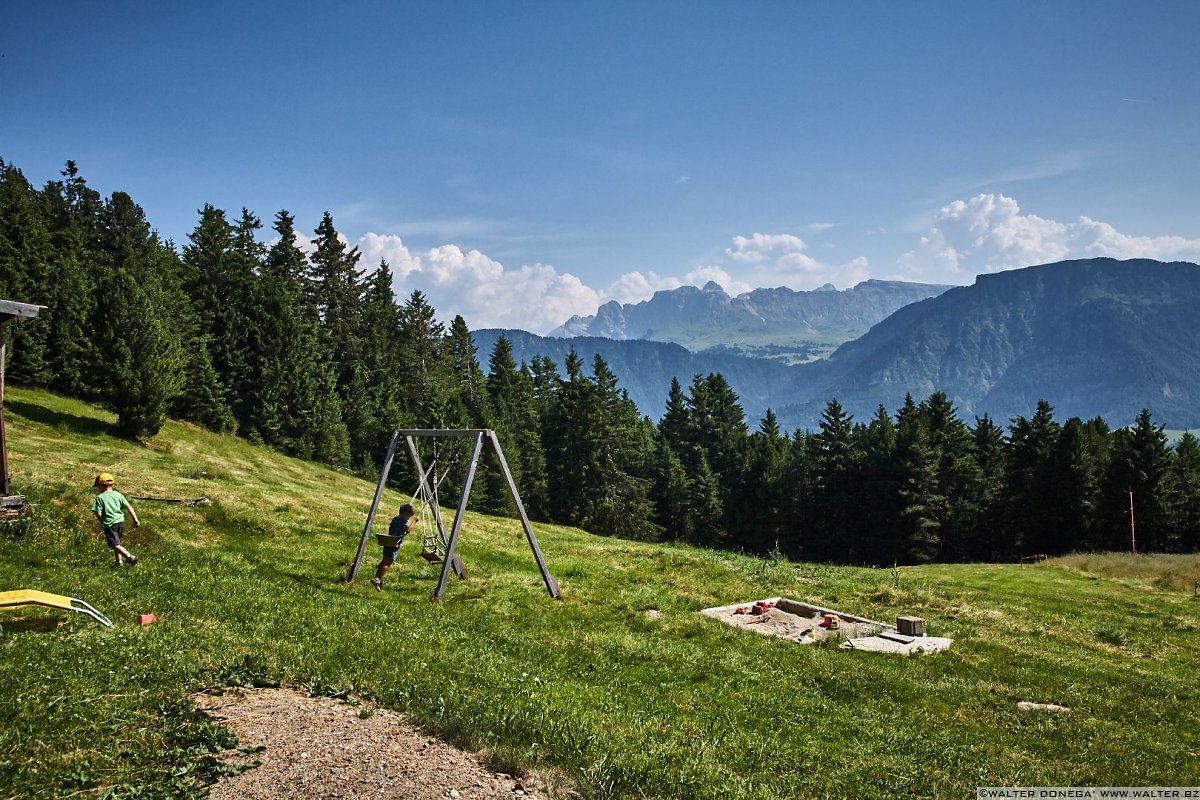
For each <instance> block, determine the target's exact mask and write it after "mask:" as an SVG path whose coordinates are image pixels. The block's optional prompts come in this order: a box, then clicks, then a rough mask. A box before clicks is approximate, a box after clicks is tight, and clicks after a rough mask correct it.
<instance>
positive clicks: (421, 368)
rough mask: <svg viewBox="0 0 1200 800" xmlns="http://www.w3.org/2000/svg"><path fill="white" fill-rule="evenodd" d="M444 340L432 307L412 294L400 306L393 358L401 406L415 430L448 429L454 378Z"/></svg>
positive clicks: (421, 296) (443, 331)
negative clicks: (400, 385) (397, 370)
mask: <svg viewBox="0 0 1200 800" xmlns="http://www.w3.org/2000/svg"><path fill="white" fill-rule="evenodd" d="M445 340H446V331H445V327H444V326H443V325H442V323H440V322H438V321H437V315H436V312H435V311H434V309H433V306H431V305H429V302H428V301H427V300H426V299H425V295H424V294H422V293H421V292H419V291H414V292H413V293H412V294H411V295H410V296H409V298H408V300H407V301H406V302H405V303H404V305H403V306H402V307H401V311H400V328H399V337H398V341H397V356H398V358H399V362H400V371H401V374H402V375H403V378H404V380H403V388H402V390H401V407H402V409H403V410H404V414H405V418H407V419H410V420H412V422H413V424H414V425H415V426H416V427H418V428H445V427H448V424H447V423H448V422H449V414H450V413H451V410H452V402H451V398H452V394H453V387H454V385H455V384H456V383H457V378H456V377H455V375H454V364H453V361H452V360H451V358H450V354H449V352H448V350H447V348H446V341H445Z"/></svg>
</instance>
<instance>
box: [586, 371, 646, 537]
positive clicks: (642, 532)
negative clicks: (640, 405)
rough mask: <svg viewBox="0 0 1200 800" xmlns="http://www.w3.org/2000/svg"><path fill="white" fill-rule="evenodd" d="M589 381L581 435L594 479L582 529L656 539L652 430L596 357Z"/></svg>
mask: <svg viewBox="0 0 1200 800" xmlns="http://www.w3.org/2000/svg"><path fill="white" fill-rule="evenodd" d="M591 383H592V387H593V391H592V400H593V402H592V404H591V405H590V410H591V411H592V415H591V417H590V419H589V420H588V424H587V426H586V431H587V436H588V439H589V443H588V445H589V453H588V456H589V463H590V464H591V465H592V469H591V474H592V475H593V476H594V477H595V480H594V481H593V482H592V483H591V484H589V485H588V486H587V487H586V490H585V491H586V501H585V502H586V505H585V512H584V518H583V523H584V527H585V528H587V529H588V530H590V531H593V532H595V533H605V534H608V535H611V536H617V537H620V538H623V539H638V540H644V541H652V540H655V539H657V538H658V537H659V536H660V535H661V533H662V531H661V530H660V529H659V527H658V526H657V525H656V524H655V523H654V505H653V502H652V500H651V499H650V488H651V478H650V475H651V473H652V459H653V426H651V425H650V424H649V422H648V421H644V420H643V419H642V418H641V417H640V416H639V415H638V411H637V406H635V405H634V403H633V401H631V400H630V399H629V396H628V394H627V393H625V392H624V391H623V390H621V389H619V387H618V386H617V377H616V375H614V374H613V372H612V370H611V369H609V367H608V364H607V363H606V362H605V361H604V359H603V358H602V357H601V356H600V354H598V353H597V354H596V356H595V357H594V359H593V362H592V379H591Z"/></svg>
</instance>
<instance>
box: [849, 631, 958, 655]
mask: <svg viewBox="0 0 1200 800" xmlns="http://www.w3.org/2000/svg"><path fill="white" fill-rule="evenodd" d="M898 638H905V639H909V638H911V639H912V641H911V642H907V643H905V642H901V641H896V639H898ZM952 644H954V640H953V639H946V638H943V637H940V636H912V637H908V636H904V637H900V636H897V635H890V636H888V635H880V636H865V637H863V638H861V639H851V640H849V641H846V642H843V643H842V647H843V648H845V649H847V650H865V651H867V652H869V653H894V654H896V655H901V656H908V655H912V654H913V653H940V652H941V651H943V650H949V649H950V645H952Z"/></svg>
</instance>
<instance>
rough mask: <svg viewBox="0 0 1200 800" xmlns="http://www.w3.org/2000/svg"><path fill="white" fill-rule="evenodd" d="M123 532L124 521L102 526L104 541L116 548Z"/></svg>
mask: <svg viewBox="0 0 1200 800" xmlns="http://www.w3.org/2000/svg"><path fill="white" fill-rule="evenodd" d="M123 533H125V523H124V522H115V523H113V524H112V525H105V526H104V541H106V542H108V546H109V547H111V548H112V549H113V550H116V549H117V548H118V547H120V546H121V534H123Z"/></svg>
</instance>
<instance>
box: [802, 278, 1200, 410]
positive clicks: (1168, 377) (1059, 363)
mask: <svg viewBox="0 0 1200 800" xmlns="http://www.w3.org/2000/svg"><path fill="white" fill-rule="evenodd" d="M814 366H815V365H814ZM799 374H800V375H802V376H805V377H802V378H801V379H800V380H798V381H797V382H796V384H795V385H794V387H793V401H792V402H790V403H786V404H781V408H779V409H778V413H779V415H780V417H781V419H789V420H791V421H792V422H793V423H794V424H802V425H811V424H814V423H815V421H816V419H817V417H818V415H819V414H820V411H821V408H822V407H823V406H824V405H825V403H826V402H827V401H828V399H829V398H831V397H837V398H838V400H839V401H840V402H841V404H842V405H843V406H844V407H845V408H846V409H847V410H849V411H851V412H852V413H854V414H855V416H856V417H857V418H859V419H863V418H865V417H867V416H869V415H870V414H871V413H873V411H874V409H875V408H876V407H877V406H878V405H879V404H880V403H882V404H883V405H884V406H885V407H886V408H888V409H889V410H893V411H894V410H895V409H896V408H897V407H898V406H899V405H900V403H901V402H902V401H903V398H904V394H905V393H906V392H910V393H912V395H913V397H914V398H915V399H917V400H921V399H923V398H924V397H926V396H928V395H929V394H930V393H931V392H934V391H942V392H945V393H946V394H947V395H948V396H949V397H950V399H951V400H952V401H953V402H954V404H955V405H956V406H957V407H958V409H959V411H960V413H961V415H962V416H963V417H964V418H965V419H967V420H968V421H970V420H971V419H972V417H973V416H974V415H981V414H983V413H984V412H987V413H989V414H991V415H992V417H993V418H994V419H995V420H996V421H998V422H1000V423H1007V422H1008V420H1009V419H1010V418H1011V417H1013V416H1015V415H1018V414H1020V415H1024V416H1028V415H1029V414H1031V413H1032V412H1033V409H1034V405H1035V404H1036V403H1037V401H1038V400H1039V399H1044V400H1047V401H1049V402H1050V403H1051V404H1052V405H1053V406H1054V407H1055V411H1056V417H1057V418H1059V419H1066V418H1068V417H1071V416H1079V417H1083V418H1085V419H1086V418H1089V417H1093V416H1096V415H1100V416H1103V417H1104V419H1105V420H1106V421H1108V422H1109V423H1110V424H1114V425H1126V424H1129V423H1130V422H1131V421H1132V420H1133V418H1134V417H1135V416H1136V415H1137V413H1138V412H1139V411H1140V410H1141V409H1142V408H1144V407H1145V408H1149V409H1150V410H1151V411H1152V412H1153V414H1154V417H1155V419H1156V420H1157V421H1159V422H1160V423H1166V424H1167V426H1168V427H1172V428H1194V427H1197V426H1200V266H1197V265H1196V264H1188V263H1181V262H1175V263H1169V264H1168V263H1163V262H1159V261H1150V260H1144V259H1138V260H1131V261H1115V260H1113V259H1109V258H1098V259H1090V260H1082V261H1064V262H1061V263H1057V264H1047V265H1043V266H1038V267H1027V268H1025V269H1019V270H1012V271H1010V272H1001V273H996V274H992V275H981V276H979V277H978V278H977V279H976V281H975V284H974V285H973V286H964V287H958V288H955V289H951V290H950V291H948V292H946V293H945V294H942V295H940V296H938V297H935V298H932V299H929V300H925V301H922V302H920V303H916V304H913V305H910V306H907V307H905V308H902V309H900V310H899V311H897V312H896V313H895V314H893V315H892V316H891V317H889V318H888V319H886V320H884V321H883V322H882V323H880V324H879V325H877V326H875V327H874V328H872V329H871V331H870V332H869V333H867V334H866V335H865V336H863V337H861V338H860V339H858V340H856V341H853V342H850V343H848V344H845V345H843V346H842V347H840V348H839V349H838V350H837V352H836V353H834V354H833V356H832V357H831V358H830V359H829V360H828V361H827V362H826V363H825V364H822V365H821V368H820V369H819V370H815V371H811V372H809V373H807V374H806V373H804V371H803V370H802V371H801V372H800V373H799Z"/></svg>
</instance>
